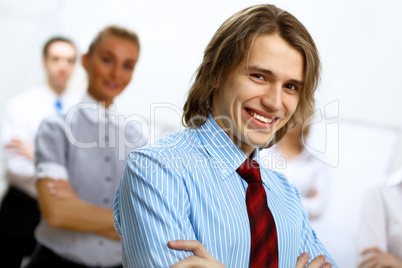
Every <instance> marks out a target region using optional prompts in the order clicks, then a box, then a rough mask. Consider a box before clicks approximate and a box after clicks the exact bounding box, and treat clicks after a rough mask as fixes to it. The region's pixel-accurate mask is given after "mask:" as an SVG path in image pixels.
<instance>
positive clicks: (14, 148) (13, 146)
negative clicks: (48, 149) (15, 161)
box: [6, 139, 35, 161]
mask: <svg viewBox="0 0 402 268" xmlns="http://www.w3.org/2000/svg"><path fill="white" fill-rule="evenodd" d="M34 148H35V147H34V144H33V143H32V142H29V141H22V140H20V139H11V140H10V142H9V143H7V144H6V149H7V150H8V151H9V153H10V154H11V155H20V156H23V157H26V158H28V159H29V160H32V161H33V160H34V158H35V149H34Z"/></svg>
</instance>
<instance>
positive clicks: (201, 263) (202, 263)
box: [168, 240, 225, 268]
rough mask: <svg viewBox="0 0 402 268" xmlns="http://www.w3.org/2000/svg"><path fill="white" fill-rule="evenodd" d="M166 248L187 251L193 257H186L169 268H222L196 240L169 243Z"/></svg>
mask: <svg viewBox="0 0 402 268" xmlns="http://www.w3.org/2000/svg"><path fill="white" fill-rule="evenodd" d="M168 247H169V248H171V249H175V250H187V251H192V252H193V253H194V255H193V256H190V257H187V258H185V259H184V260H182V261H180V262H178V263H176V264H175V265H173V266H172V267H171V268H187V267H194V268H196V267H198V268H202V267H211V268H224V267H225V266H223V265H222V264H221V263H219V262H218V261H217V260H216V259H215V258H214V257H212V255H211V254H209V252H208V251H207V250H206V249H205V248H204V246H203V245H202V244H201V243H200V242H199V241H197V240H176V241H169V243H168Z"/></svg>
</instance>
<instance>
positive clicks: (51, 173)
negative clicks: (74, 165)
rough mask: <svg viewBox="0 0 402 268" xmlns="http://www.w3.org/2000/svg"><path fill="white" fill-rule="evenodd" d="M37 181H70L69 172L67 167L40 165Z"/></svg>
mask: <svg viewBox="0 0 402 268" xmlns="http://www.w3.org/2000/svg"><path fill="white" fill-rule="evenodd" d="M36 178H37V179H44V178H49V179H62V180H68V172H67V169H66V167H65V166H63V165H59V164H55V163H49V162H48V163H39V164H38V166H37V167H36Z"/></svg>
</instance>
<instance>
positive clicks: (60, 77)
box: [44, 41, 76, 90]
mask: <svg viewBox="0 0 402 268" xmlns="http://www.w3.org/2000/svg"><path fill="white" fill-rule="evenodd" d="M75 59H76V51H75V48H74V47H73V46H72V45H71V44H70V43H67V42H63V41H56V42H53V43H52V44H50V46H49V47H48V49H47V54H46V57H45V59H44V65H45V70H46V73H47V75H48V81H49V84H50V86H52V87H55V89H62V90H64V88H65V87H66V85H67V82H68V79H69V78H70V76H71V74H72V72H73V69H74V65H75Z"/></svg>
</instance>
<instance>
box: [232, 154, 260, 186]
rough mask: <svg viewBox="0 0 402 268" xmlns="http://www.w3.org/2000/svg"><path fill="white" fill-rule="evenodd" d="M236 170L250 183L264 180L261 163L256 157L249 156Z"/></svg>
mask: <svg viewBox="0 0 402 268" xmlns="http://www.w3.org/2000/svg"><path fill="white" fill-rule="evenodd" d="M236 171H237V173H238V174H239V175H240V176H241V177H242V178H243V179H244V180H245V181H247V183H248V184H250V183H253V182H262V181H261V174H260V165H258V162H257V161H255V160H254V159H251V158H247V159H246V161H244V162H243V164H241V166H240V167H239V168H238V169H237V170H236Z"/></svg>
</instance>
